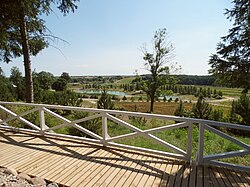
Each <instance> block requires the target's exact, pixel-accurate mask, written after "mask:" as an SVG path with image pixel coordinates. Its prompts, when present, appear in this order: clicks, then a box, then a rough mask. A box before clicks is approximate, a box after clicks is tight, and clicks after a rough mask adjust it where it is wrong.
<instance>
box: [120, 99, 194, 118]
mask: <svg viewBox="0 0 250 187" xmlns="http://www.w3.org/2000/svg"><path fill="white" fill-rule="evenodd" d="M115 105H116V108H119V109H124V110H128V111H135V109H136V111H137V112H148V111H149V109H150V103H149V102H116V103H115ZM178 105H179V103H175V102H155V103H154V113H156V114H165V115H174V112H175V110H176V109H177V107H178ZM192 106H193V104H192V103H184V107H185V109H187V110H190V109H191V108H192Z"/></svg>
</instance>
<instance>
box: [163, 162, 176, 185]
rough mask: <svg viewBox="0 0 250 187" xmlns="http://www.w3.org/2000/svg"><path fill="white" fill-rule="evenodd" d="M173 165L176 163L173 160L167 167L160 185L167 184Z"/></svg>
mask: <svg viewBox="0 0 250 187" xmlns="http://www.w3.org/2000/svg"><path fill="white" fill-rule="evenodd" d="M173 165H174V162H172V164H168V165H167V167H166V169H165V171H164V173H163V176H162V179H161V183H160V186H167V184H168V181H169V178H170V175H171V171H172V168H173Z"/></svg>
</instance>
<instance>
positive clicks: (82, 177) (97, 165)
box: [66, 152, 113, 187]
mask: <svg viewBox="0 0 250 187" xmlns="http://www.w3.org/2000/svg"><path fill="white" fill-rule="evenodd" d="M112 156H113V155H112V153H111V152H107V154H106V155H105V156H104V158H102V159H101V160H96V161H94V162H92V163H91V164H90V165H89V169H87V168H84V169H83V170H82V171H80V173H78V174H77V175H78V176H79V177H78V178H77V177H75V179H76V180H74V179H73V180H72V181H73V182H72V183H71V181H68V182H67V183H66V184H68V185H69V186H72V187H74V186H85V185H86V184H87V183H88V182H89V181H90V180H91V179H92V178H94V176H95V175H96V174H97V173H98V172H99V171H100V170H101V169H102V166H103V167H105V166H107V165H108V164H109V158H111V157H112Z"/></svg>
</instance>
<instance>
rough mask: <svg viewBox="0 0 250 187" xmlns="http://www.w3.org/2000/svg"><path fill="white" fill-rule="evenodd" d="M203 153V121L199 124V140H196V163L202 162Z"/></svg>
mask: <svg viewBox="0 0 250 187" xmlns="http://www.w3.org/2000/svg"><path fill="white" fill-rule="evenodd" d="M203 154H204V123H200V124H199V142H198V153H197V157H196V161H197V163H198V165H200V164H202V162H203Z"/></svg>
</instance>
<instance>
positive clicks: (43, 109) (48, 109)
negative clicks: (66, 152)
mask: <svg viewBox="0 0 250 187" xmlns="http://www.w3.org/2000/svg"><path fill="white" fill-rule="evenodd" d="M14 105H16V106H26V107H29V109H27V110H26V111H24V112H22V113H20V114H16V113H15V112H14V111H11V109H9V108H11V107H7V106H14ZM54 110H65V111H66V110H70V111H81V112H88V113H91V115H90V116H87V117H83V118H80V119H76V120H69V119H67V118H65V117H63V116H62V115H59V114H58V113H56V112H55V111H54ZM0 111H3V112H4V113H6V114H8V117H5V119H0V124H1V126H0V127H1V128H8V129H13V130H23V131H31V132H35V133H38V134H41V135H46V136H58V137H59V136H60V137H69V138H74V139H81V140H88V141H91V142H94V143H99V144H102V145H104V146H112V147H120V148H125V149H131V150H138V151H145V152H149V153H153V154H157V155H164V156H168V157H172V158H177V159H182V160H184V161H188V162H189V161H191V160H192V149H193V147H192V143H193V126H194V125H197V124H198V125H199V137H198V150H197V154H196V155H197V156H196V162H197V164H215V165H220V166H227V167H233V168H237V169H243V170H248V171H250V167H247V166H238V165H234V164H230V163H225V162H221V161H217V160H218V159H223V158H229V157H234V156H244V155H247V154H250V146H249V145H248V144H246V143H243V142H241V141H239V140H237V139H236V138H233V137H232V136H230V135H228V134H226V133H224V132H222V131H220V130H218V127H223V128H232V129H238V130H245V131H250V126H243V125H239V124H231V123H225V122H217V121H210V120H203V119H195V118H185V117H177V116H169V115H160V114H149V113H139V112H128V111H118V110H104V109H93V108H82V107H72V106H59V105H48V104H31V103H19V102H2V101H0ZM35 112H38V115H39V124H34V123H32V122H30V121H28V120H27V119H25V116H26V115H28V114H31V113H35ZM45 114H47V115H50V116H53V117H54V118H56V119H58V120H60V121H61V123H60V124H59V125H56V126H53V127H49V126H48V125H47V124H46V115H45ZM5 116H6V115H5ZM117 116H131V117H143V118H156V119H160V120H170V121H173V124H168V125H164V126H160V127H155V128H151V129H146V130H142V129H140V128H137V127H136V126H134V125H132V124H130V123H129V122H126V121H124V120H122V119H120V118H119V117H117ZM96 118H100V119H101V124H102V127H101V129H102V134H101V135H99V134H96V133H94V132H92V131H90V130H88V129H86V128H84V127H83V126H81V125H79V123H81V122H86V121H89V120H93V119H96ZM13 120H19V121H20V122H22V123H24V124H25V125H27V126H28V127H29V128H31V129H23V128H14V127H11V126H10V125H9V124H8V123H9V122H11V121H13ZM108 121H112V122H113V123H115V124H118V125H121V126H123V127H125V128H127V129H129V130H130V131H132V132H129V133H127V134H122V135H117V136H113V137H110V136H109V132H108ZM66 126H70V127H73V128H75V129H77V130H79V131H81V132H83V133H84V134H86V135H88V136H89V137H91V138H83V137H75V136H71V135H63V134H58V133H55V132H54V130H57V129H60V128H63V127H66ZM183 127H186V128H187V131H188V133H187V136H188V142H187V147H186V150H183V149H181V148H179V147H176V146H175V145H172V144H171V143H169V142H167V141H165V140H162V139H160V138H158V137H157V136H156V135H154V134H153V133H157V132H162V131H166V130H172V129H177V128H183ZM205 130H207V131H210V132H212V133H214V134H217V135H219V136H221V137H222V138H224V139H227V140H229V141H231V142H232V143H235V144H237V145H238V146H240V147H242V148H243V150H238V151H232V152H226V153H220V154H214V155H204V131H205ZM137 136H143V137H145V138H147V139H150V140H152V141H154V142H155V143H157V144H159V145H161V146H163V147H165V148H167V149H168V150H171V151H172V152H166V151H158V150H152V149H148V148H141V147H135V146H129V145H125V144H120V143H115V142H114V141H117V140H122V139H124V138H133V137H137Z"/></svg>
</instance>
